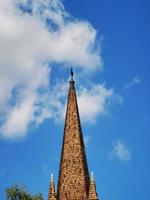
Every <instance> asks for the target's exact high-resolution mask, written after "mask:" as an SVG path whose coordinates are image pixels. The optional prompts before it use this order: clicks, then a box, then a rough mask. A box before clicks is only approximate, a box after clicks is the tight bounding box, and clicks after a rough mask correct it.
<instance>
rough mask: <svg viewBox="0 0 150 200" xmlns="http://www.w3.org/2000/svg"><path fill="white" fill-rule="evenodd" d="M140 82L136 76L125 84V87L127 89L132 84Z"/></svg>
mask: <svg viewBox="0 0 150 200" xmlns="http://www.w3.org/2000/svg"><path fill="white" fill-rule="evenodd" d="M140 83H141V80H140V79H139V78H138V77H134V78H133V79H132V81H130V82H129V83H128V84H127V85H126V86H125V89H129V88H131V87H133V86H134V85H138V84H140Z"/></svg>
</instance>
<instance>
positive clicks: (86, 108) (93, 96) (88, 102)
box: [78, 84, 114, 122]
mask: <svg viewBox="0 0 150 200" xmlns="http://www.w3.org/2000/svg"><path fill="white" fill-rule="evenodd" d="M113 95H114V93H113V90H112V89H107V88H106V87H105V85H104V84H97V85H92V86H91V88H88V89H87V88H81V89H80V91H79V94H78V104H79V110H80V115H81V118H82V119H83V121H86V122H94V121H95V119H96V117H97V116H98V115H101V114H104V113H106V111H107V106H108V103H109V102H110V100H111V98H112V97H113Z"/></svg>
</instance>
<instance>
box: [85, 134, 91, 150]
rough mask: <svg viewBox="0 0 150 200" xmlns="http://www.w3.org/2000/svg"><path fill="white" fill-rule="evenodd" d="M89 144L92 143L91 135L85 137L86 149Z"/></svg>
mask: <svg viewBox="0 0 150 200" xmlns="http://www.w3.org/2000/svg"><path fill="white" fill-rule="evenodd" d="M89 142H90V136H89V135H87V136H84V144H85V146H86V147H87V146H88V144H89Z"/></svg>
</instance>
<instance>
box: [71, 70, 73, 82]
mask: <svg viewBox="0 0 150 200" xmlns="http://www.w3.org/2000/svg"><path fill="white" fill-rule="evenodd" d="M71 80H72V81H73V68H72V67H71Z"/></svg>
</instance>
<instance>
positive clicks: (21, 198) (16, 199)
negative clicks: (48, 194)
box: [6, 185, 44, 200]
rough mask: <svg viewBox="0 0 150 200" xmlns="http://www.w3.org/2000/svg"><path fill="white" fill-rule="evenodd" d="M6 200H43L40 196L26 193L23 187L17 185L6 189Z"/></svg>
mask: <svg viewBox="0 0 150 200" xmlns="http://www.w3.org/2000/svg"><path fill="white" fill-rule="evenodd" d="M6 199H7V200H44V199H43V197H42V194H41V193H39V194H34V195H32V194H31V193H28V192H27V191H26V188H25V187H19V186H18V185H13V186H11V187H10V188H7V189H6Z"/></svg>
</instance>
